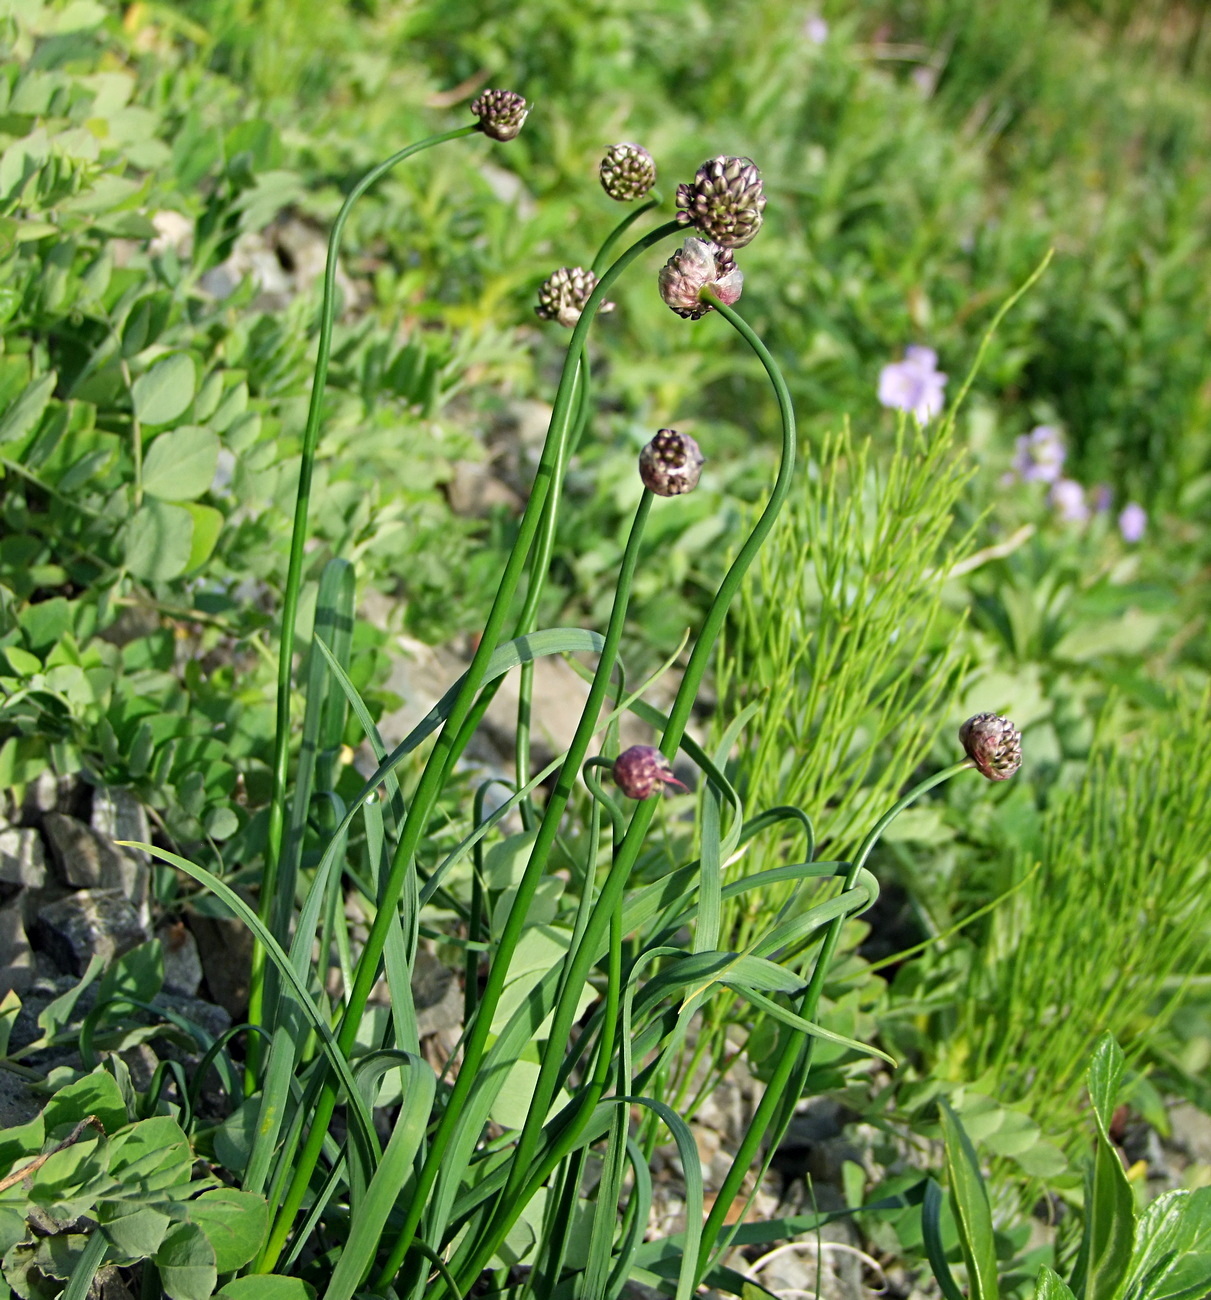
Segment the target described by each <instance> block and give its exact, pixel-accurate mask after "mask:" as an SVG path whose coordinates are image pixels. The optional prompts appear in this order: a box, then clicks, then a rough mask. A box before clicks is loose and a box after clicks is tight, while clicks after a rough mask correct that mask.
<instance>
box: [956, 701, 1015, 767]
mask: <svg viewBox="0 0 1211 1300" xmlns="http://www.w3.org/2000/svg"><path fill="white" fill-rule="evenodd" d="M959 743H960V744H961V745H962V746H963V750H964V752H965V753H966V755H967V757H968V758H969V759H971V761H972V762H973V763H974V764H975V767H976V770H977V771H978V772H979V773H980V775H981V776H986V777H987V778H988V779H989V780H990V781H1008V780H1009V778H1010V777H1011V776H1012V775H1013V774H1014V773H1015V772H1016V771H1017V770H1018V768H1019V767H1021V766H1022V737H1021V735H1019V733H1018V729H1017V727H1015V726H1014V725H1013V723H1012V722H1010V721H1009V719H1008V718H1002V717H1000V716H999V715H997V714H995V713H977V714H976V715H975V717H974V718H968V719H967V721H966V722H965V723H963V725H962V726H961V727H960V728H959Z"/></svg>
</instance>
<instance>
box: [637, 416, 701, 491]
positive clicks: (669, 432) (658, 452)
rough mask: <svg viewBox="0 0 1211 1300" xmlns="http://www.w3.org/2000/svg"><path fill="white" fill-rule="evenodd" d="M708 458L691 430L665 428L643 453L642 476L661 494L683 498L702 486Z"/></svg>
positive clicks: (644, 480)
mask: <svg viewBox="0 0 1211 1300" xmlns="http://www.w3.org/2000/svg"><path fill="white" fill-rule="evenodd" d="M705 462H706V457H705V456H704V455H703V454H702V449H701V448H700V447H699V446H698V443H697V442H696V441H695V440H694V439H693V438H691V437H690V435H689V434H688V433H678V432H677V430H676V429H661V430H660V432H659V433H657V435H656V436H655V437H654V438H653V439H652V441H651V442H649V443H648V445H647V446H646V447H644V449H643V450H642V451H641V452H640V453H639V477H640V478H641V479H642V480H643V486H644V487H645V488H647V489H648V491H649V492H654V493H655V494H656V495H657V496H658V497H679V496H681V495H683V494H684V493H686V492H692V491H693V490H694V489H695V488H696V487H697V486H698V479H699V477H700V476H701V474H702V466H703V464H704V463H705Z"/></svg>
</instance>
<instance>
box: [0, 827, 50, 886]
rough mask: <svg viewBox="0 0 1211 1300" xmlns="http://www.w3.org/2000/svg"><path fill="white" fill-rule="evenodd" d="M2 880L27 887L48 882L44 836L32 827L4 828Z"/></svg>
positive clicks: (0, 846) (0, 849) (0, 851)
mask: <svg viewBox="0 0 1211 1300" xmlns="http://www.w3.org/2000/svg"><path fill="white" fill-rule="evenodd" d="M0 881H2V882H3V883H4V884H6V885H21V886H23V887H24V888H26V889H41V888H42V886H43V885H45V884H46V853H45V851H44V850H43V848H42V836H41V835H39V834H38V832H37V831H36V830H35V829H34V828H33V827H32V826H5V827H4V828H3V829H0Z"/></svg>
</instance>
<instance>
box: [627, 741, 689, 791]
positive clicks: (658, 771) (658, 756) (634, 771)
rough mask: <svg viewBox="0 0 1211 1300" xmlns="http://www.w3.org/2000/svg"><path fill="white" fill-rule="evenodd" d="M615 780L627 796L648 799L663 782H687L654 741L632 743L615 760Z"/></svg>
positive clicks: (668, 783) (675, 783) (682, 787)
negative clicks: (675, 771)
mask: <svg viewBox="0 0 1211 1300" xmlns="http://www.w3.org/2000/svg"><path fill="white" fill-rule="evenodd" d="M614 780H615V782H616V783H617V785H618V788H619V789H620V790H621V791H622V793H623V794H625V795H626V796H627V798H628V799H646V798H648V796H649V795H652V794H655V792H656V790H657V789H658V788H659V787H660V786H661V785H676V786H680V787H681V789H682V790H684V789H685V786H684V785H682V784H681V782H680V781H678V780H677V778H676V777H675V776H674V775H673V768H672V765H671V764H670V763H669V760H668V759H667V758H665V756H664V755H663V754H662V753H661V752H660V750H658V749H657V748H656V747H655V746H654V745H632V746H631V747H630V749H624V750H623V751H622V753H621V754H619V755H618V757H617V758H616V759H615V760H614Z"/></svg>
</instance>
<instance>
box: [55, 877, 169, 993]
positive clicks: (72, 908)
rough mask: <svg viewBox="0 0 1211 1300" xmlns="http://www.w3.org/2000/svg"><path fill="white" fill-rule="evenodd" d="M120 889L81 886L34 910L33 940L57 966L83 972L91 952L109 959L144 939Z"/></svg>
mask: <svg viewBox="0 0 1211 1300" xmlns="http://www.w3.org/2000/svg"><path fill="white" fill-rule="evenodd" d="M147 937H148V936H147V931H146V929H145V928H144V927H143V925H142V923H141V922H140V920H139V914H138V912H137V911H136V910H135V908H134V906H133V905H132V903H131V902H130V900H129V899H128V898H126V897H125V896H124V895H123V893H122V891H121V890H120V889H81V890H77V891H76V892H75V893H74V894H68V895H67V897H66V898H61V899H59V901H58V902H56V903H50V904H48V905H47V906H46V907H44V908H42V910H41V911H40V912H39V913H38V921H37V926H36V931H35V936H34V938H35V941H36V942H37V943H38V946H39V947H41V948H42V949H43V950H44V951H46V952H48V953H49V954H50V955H51V957H53V958H54V960H55V962H56V963H57V964H58V966H59V968H60V969H61V970H64V971H67V972H68V973H69V974H72V975H83V974H84V972H85V970H86V969H87V968H88V963H89V961H91V960H92V958H93V957H94V956H96V957H101V958H102V959H103V960H104V961H107V962H108V961H111V960H112V959H113V958H114V957H120V956H121V955H122V954H123V953H124V952H129V951H130V949H131V948H134V947H135V946H136V945H138V944H140V943H145V942H146V940H147Z"/></svg>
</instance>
